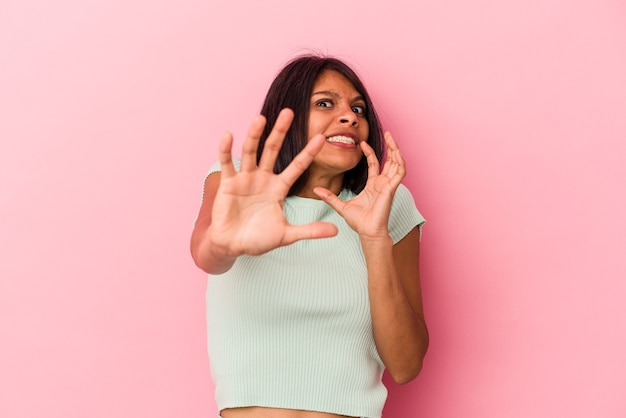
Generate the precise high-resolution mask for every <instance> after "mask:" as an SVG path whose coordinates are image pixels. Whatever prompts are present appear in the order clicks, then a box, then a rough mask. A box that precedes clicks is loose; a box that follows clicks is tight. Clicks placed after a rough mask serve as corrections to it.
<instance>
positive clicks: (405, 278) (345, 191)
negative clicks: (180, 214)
mask: <svg viewBox="0 0 626 418" xmlns="http://www.w3.org/2000/svg"><path fill="white" fill-rule="evenodd" d="M232 141H233V138H232V136H231V134H229V133H227V134H225V135H224V137H223V138H222V141H221V143H220V145H219V163H217V164H216V165H215V166H214V167H213V168H211V170H210V172H209V175H208V176H207V178H206V180H205V185H204V198H203V203H202V206H201V208H200V213H199V215H198V219H197V222H196V225H195V228H194V231H193V234H192V238H191V253H192V256H193V259H194V261H195V263H196V264H197V265H198V267H200V268H201V269H202V270H204V271H205V272H207V273H208V274H209V275H210V277H209V281H208V289H207V326H208V349H209V359H210V363H211V373H212V376H213V381H214V384H215V391H216V393H215V396H216V400H217V404H218V407H219V409H220V414H221V416H223V417H224V418H249V417H250V418H251V417H254V418H270V417H271V418H328V417H337V416H340V417H380V416H381V413H382V409H383V406H384V403H385V399H386V396H387V390H386V388H385V387H384V385H383V384H382V381H381V379H382V373H383V370H384V369H385V368H386V369H387V370H388V371H389V373H390V374H391V376H392V377H393V379H394V380H395V381H396V382H398V383H405V382H408V381H410V380H412V379H413V378H414V377H415V376H417V374H418V373H419V371H420V369H421V367H422V360H423V358H424V355H425V353H426V349H427V346H428V333H427V329H426V324H425V322H424V314H423V309H422V297H421V291H420V281H419V261H418V260H419V244H420V228H421V225H422V223H423V222H424V219H423V218H422V216H421V215H420V214H419V212H418V211H417V209H416V208H415V204H414V202H413V198H412V197H411V195H410V193H409V192H408V190H407V189H406V188H405V187H404V186H403V185H402V184H401V180H402V179H403V177H404V176H405V172H406V170H405V163H404V160H403V159H402V156H401V155H400V151H399V149H398V146H397V145H396V143H395V141H394V139H393V137H392V136H391V134H390V133H388V132H387V133H385V134H384V135H383V134H382V130H381V127H380V123H379V121H378V117H377V116H376V112H375V111H374V107H373V105H372V102H371V100H370V97H369V95H368V94H367V91H366V89H365V87H364V86H363V84H362V83H361V81H360V80H359V78H358V77H357V76H356V74H355V73H354V72H353V71H352V70H351V69H350V68H349V67H348V66H347V65H346V64H344V63H343V62H341V61H339V60H337V59H335V58H332V57H323V56H314V55H306V56H302V57H299V58H296V59H295V60H293V61H291V62H290V63H289V64H288V65H287V66H285V67H284V68H283V69H282V71H281V72H280V73H279V74H278V76H277V77H276V79H275V80H274V82H273V83H272V86H271V87H270V89H269V92H268V94H267V97H266V99H265V103H264V105H263V108H262V110H261V116H258V117H257V118H255V119H254V120H253V121H252V124H251V126H250V129H249V131H248V136H247V138H246V139H245V142H244V144H243V149H242V155H241V158H240V159H237V158H235V159H233V157H232V155H231V148H232ZM385 148H386V150H385ZM379 161H384V164H383V165H382V169H381V168H380V163H379Z"/></svg>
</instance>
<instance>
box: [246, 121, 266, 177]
mask: <svg viewBox="0 0 626 418" xmlns="http://www.w3.org/2000/svg"><path fill="white" fill-rule="evenodd" d="M265 123H266V120H265V116H263V115H258V116H256V117H255V118H254V119H252V123H250V127H249V128H248V136H246V140H245V141H244V142H243V147H242V149H241V171H252V170H254V169H255V168H256V151H257V149H258V148H259V140H260V138H261V134H263V129H264V128H265Z"/></svg>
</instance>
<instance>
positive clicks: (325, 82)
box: [313, 70, 359, 96]
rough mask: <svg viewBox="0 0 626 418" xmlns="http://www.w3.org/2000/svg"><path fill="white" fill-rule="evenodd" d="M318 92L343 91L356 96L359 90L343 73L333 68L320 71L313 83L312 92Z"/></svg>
mask: <svg viewBox="0 0 626 418" xmlns="http://www.w3.org/2000/svg"><path fill="white" fill-rule="evenodd" d="M318 92H334V93H344V94H349V95H351V96H358V95H359V92H358V91H357V89H356V88H355V87H354V85H353V84H352V83H351V82H350V81H349V80H348V79H347V78H346V77H345V76H344V75H343V74H340V73H338V72H337V71H333V70H324V71H322V72H321V73H320V74H319V75H318V76H317V79H316V80H315V84H314V85H313V94H315V93H318Z"/></svg>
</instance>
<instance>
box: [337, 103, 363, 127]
mask: <svg viewBox="0 0 626 418" xmlns="http://www.w3.org/2000/svg"><path fill="white" fill-rule="evenodd" d="M339 122H340V123H341V124H342V125H343V124H348V125H350V126H357V125H358V123H359V118H358V117H357V115H356V113H354V112H353V111H352V107H351V106H344V107H343V108H342V110H341V112H340V114H339Z"/></svg>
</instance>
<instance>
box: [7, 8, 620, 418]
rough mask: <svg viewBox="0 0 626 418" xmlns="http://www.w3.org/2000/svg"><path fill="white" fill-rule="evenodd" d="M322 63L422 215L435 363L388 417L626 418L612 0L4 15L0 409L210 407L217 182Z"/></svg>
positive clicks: (200, 411) (93, 413)
mask: <svg viewBox="0 0 626 418" xmlns="http://www.w3.org/2000/svg"><path fill="white" fill-rule="evenodd" d="M306 49H313V50H321V51H324V52H328V53H331V54H334V55H338V56H339V57H341V58H344V59H345V60H347V61H348V62H349V63H351V64H353V65H354V67H356V69H357V70H358V71H359V73H360V74H361V75H362V77H363V78H364V80H365V81H366V83H367V84H368V85H369V86H370V90H371V92H372V94H373V96H374V99H375V100H376V102H377V104H378V107H379V110H380V113H381V115H382V117H383V120H384V122H385V123H386V125H387V127H388V128H389V129H391V130H392V132H393V133H394V134H395V137H396V138H397V139H398V141H399V142H400V146H401V148H402V149H403V151H404V153H405V157H406V159H407V161H408V164H409V176H408V177H407V179H406V184H407V186H408V187H409V188H410V189H411V190H412V191H413V192H414V194H415V196H416V200H417V202H418V205H419V207H420V209H421V211H422V212H423V213H424V215H425V216H426V217H427V219H428V224H427V227H426V229H425V236H424V239H423V256H422V264H423V269H422V270H423V287H424V297H425V306H426V314H427V319H428V322H429V325H430V330H431V335H432V343H431V349H430V352H429V354H428V356H427V359H426V365H425V368H424V370H423V373H422V374H421V375H420V376H419V377H418V379H417V380H415V381H414V382H412V383H410V384H408V385H406V386H402V387H399V386H396V385H394V384H392V383H390V382H389V386H390V392H391V394H390V398H389V402H388V405H387V407H386V413H385V416H388V417H399V418H402V417H426V418H474V417H475V418H502V417H507V418H518V417H519V418H527V417H541V418H543V417H545V418H548V417H580V418H588V417H603V418H622V417H624V416H626V401H625V400H624V393H626V360H625V359H624V353H626V325H625V318H626V307H625V306H626V305H625V304H624V302H623V300H624V298H625V297H626V284H625V283H626V280H625V279H626V261H625V260H626V257H624V249H625V248H626V239H625V230H626V221H625V219H626V216H625V214H626V193H625V192H624V180H625V179H626V157H625V155H626V81H625V80H626V76H625V74H626V5H625V4H624V2H623V1H618V0H614V1H609V0H571V1H556V0H541V1H535V0H531V1H528V0H508V1H504V2H499V1H461V0H437V1H435V0H428V1H420V0H417V1H413V2H409V1H406V2H405V1H399V0H388V1H385V2H379V1H373V0H365V1H361V2H352V1H350V2H348V1H346V2H338V1H337V0H320V1H318V2H294V1H276V0H274V1H269V0H268V1H259V2H257V1H249V2H241V1H228V2H216V1H213V2H207V1H200V0H176V1H174V0H161V1H157V2H154V1H148V0H133V1H130V2H129V1H122V0H108V1H96V2H85V1H79V0H57V1H55V2H48V1H44V0H30V1H28V0H27V1H18V0H8V1H6V0H4V1H3V2H2V5H1V6H0V60H1V65H0V139H1V151H0V250H1V251H2V255H1V262H0V338H1V344H0V416H2V417H11V418H22V417H29V418H31V417H32V418H35V417H47V418H83V417H94V418H95V417H155V418H171V417H188V418H194V417H198V418H200V417H213V416H214V415H215V413H216V410H215V404H214V402H213V398H212V396H213V386H212V383H211V380H210V377H209V368H208V361H207V358H206V352H205V347H206V342H205V329H204V289H205V276H204V274H203V273H201V272H200V271H199V270H197V269H196V268H195V267H194V265H193V263H192V261H191V258H190V256H189V254H188V239H189V234H190V231H191V224H192V220H193V218H194V217H195V215H196V211H197V208H198V204H199V199H200V188H201V183H202V177H203V175H204V173H205V171H206V170H207V168H208V166H209V164H211V163H212V162H213V161H214V160H215V156H216V152H215V151H216V143H217V140H218V139H219V137H220V135H221V134H222V132H223V131H224V130H226V129H230V130H232V131H233V132H234V133H235V135H236V137H237V138H238V141H240V140H241V138H242V135H243V133H244V132H245V130H246V128H247V124H248V121H249V120H250V118H251V117H252V116H253V115H254V114H255V113H256V112H257V111H258V109H259V107H260V103H261V100H262V98H263V95H264V93H265V91H266V89H267V87H268V85H269V83H270V81H271V79H272V76H273V75H274V74H275V72H276V71H277V70H278V68H279V67H280V66H281V65H282V64H283V63H284V62H285V61H286V60H287V59H289V58H291V57H292V56H294V54H297V53H299V52H302V51H304V50H306ZM238 144H240V142H238Z"/></svg>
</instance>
